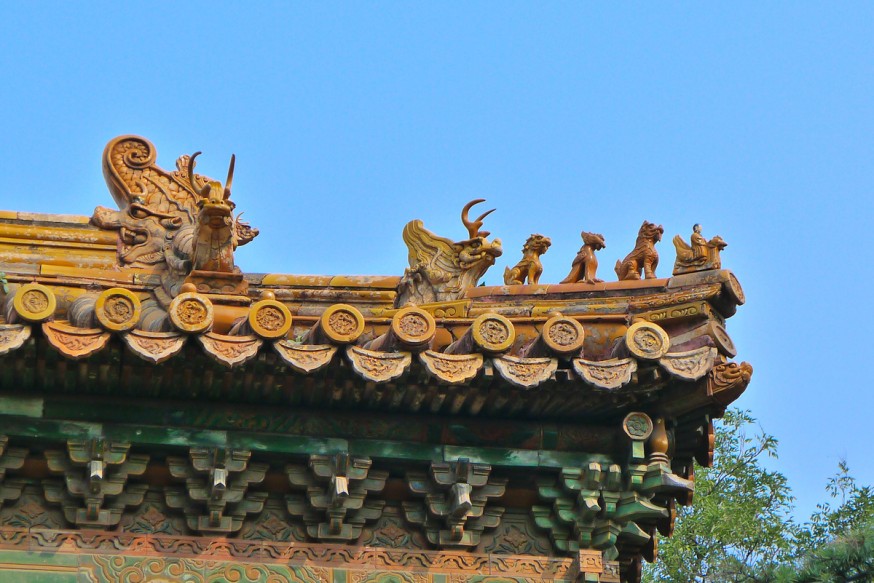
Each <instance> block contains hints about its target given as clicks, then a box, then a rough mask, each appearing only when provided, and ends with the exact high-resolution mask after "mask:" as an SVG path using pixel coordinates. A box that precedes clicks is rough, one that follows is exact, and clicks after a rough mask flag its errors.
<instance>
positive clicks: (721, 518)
mask: <svg viewBox="0 0 874 583" xmlns="http://www.w3.org/2000/svg"><path fill="white" fill-rule="evenodd" d="M754 423H755V420H754V419H753V418H752V417H751V416H750V415H749V413H748V412H745V411H728V412H727V413H726V416H725V418H724V419H723V420H722V423H721V424H720V425H719V427H718V428H717V435H716V449H715V460H714V466H713V468H700V469H698V470H696V492H695V504H694V506H692V507H691V508H683V509H680V511H679V514H678V521H677V527H676V529H675V531H674V536H673V537H672V538H670V539H666V540H662V541H660V548H659V560H658V562H657V563H655V564H653V565H649V566H648V567H647V568H646V569H645V571H644V579H643V580H644V581H645V582H647V583H654V582H657V581H658V582H665V583H691V582H698V583H705V582H706V583H815V582H818V583H833V582H834V583H837V582H840V583H844V582H868V583H874V489H872V488H871V487H870V486H859V485H858V484H857V483H856V481H855V479H854V478H853V477H852V476H851V474H850V469H849V467H848V466H847V464H846V462H844V461H841V462H840V464H839V466H838V473H837V474H836V475H835V476H834V477H833V478H831V479H830V480H829V482H828V484H827V485H826V491H827V493H828V494H829V500H828V501H826V502H823V503H821V504H819V505H817V511H816V512H815V513H814V514H813V515H812V516H811V519H810V521H809V522H807V523H805V524H803V525H798V524H796V523H795V522H794V521H793V520H792V519H791V517H790V512H791V510H792V501H793V498H792V495H791V490H790V488H789V486H788V484H787V482H786V478H785V477H784V476H783V475H782V474H780V473H779V472H772V471H769V470H767V469H765V468H764V467H763V466H762V461H763V460H764V459H765V458H766V457H776V455H777V441H776V440H775V439H774V438H773V437H772V436H770V435H767V434H766V433H764V432H761V431H759V432H757V433H753V435H752V436H750V429H751V428H752V427H753V426H754Z"/></svg>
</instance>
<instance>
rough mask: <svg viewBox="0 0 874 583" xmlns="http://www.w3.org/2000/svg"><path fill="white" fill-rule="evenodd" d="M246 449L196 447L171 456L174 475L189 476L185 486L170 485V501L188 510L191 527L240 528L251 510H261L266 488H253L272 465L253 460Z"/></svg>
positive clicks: (202, 529) (201, 529) (210, 529)
mask: <svg viewBox="0 0 874 583" xmlns="http://www.w3.org/2000/svg"><path fill="white" fill-rule="evenodd" d="M251 455H252V453H251V452H249V451H245V450H239V449H234V450H220V449H212V448H204V447H192V448H191V450H190V451H189V457H188V458H184V457H175V456H168V457H167V466H168V467H169V469H170V475H172V476H173V477H174V478H177V479H181V480H185V488H184V489H178V488H167V490H166V499H167V505H168V506H169V507H171V508H178V509H181V510H182V511H183V512H184V513H185V519H186V522H187V523H188V527H189V528H190V529H192V530H195V531H198V532H201V533H231V532H237V531H238V530H240V528H241V527H242V526H243V519H244V518H245V517H246V515H247V514H252V513H255V512H260V511H261V510H262V509H263V508H264V502H265V501H266V500H267V493H266V492H252V491H249V487H250V486H251V485H253V484H260V483H261V482H263V481H264V476H265V475H266V474H267V470H268V465H267V464H264V463H255V462H251V463H250V462H249V458H250V457H251Z"/></svg>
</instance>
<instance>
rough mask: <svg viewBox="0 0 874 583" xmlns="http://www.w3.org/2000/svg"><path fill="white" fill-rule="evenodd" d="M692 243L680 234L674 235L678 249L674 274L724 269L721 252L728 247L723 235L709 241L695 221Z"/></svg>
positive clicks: (675, 245)
mask: <svg viewBox="0 0 874 583" xmlns="http://www.w3.org/2000/svg"><path fill="white" fill-rule="evenodd" d="M690 239H691V241H692V245H688V244H687V243H686V242H685V241H683V238H682V237H681V236H679V235H675V236H674V247H675V248H676V249H677V259H676V261H674V272H673V274H674V275H680V274H682V273H691V272H693V271H706V270H708V269H722V259H720V257H719V252H720V251H722V250H723V249H725V248H726V247H728V243H726V242H725V241H723V240H722V237H720V236H719V235H716V236H715V237H713V238H712V239H710V240H709V241H708V240H707V239H705V238H704V235H702V234H701V225H700V224H698V223H695V225H694V226H693V227H692V237H691V238H690Z"/></svg>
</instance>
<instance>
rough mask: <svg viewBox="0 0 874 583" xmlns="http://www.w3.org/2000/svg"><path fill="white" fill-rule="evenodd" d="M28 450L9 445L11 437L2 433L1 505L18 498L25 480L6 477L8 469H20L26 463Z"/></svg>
mask: <svg viewBox="0 0 874 583" xmlns="http://www.w3.org/2000/svg"><path fill="white" fill-rule="evenodd" d="M26 457H27V450H26V449H23V448H18V447H9V438H8V437H7V436H5V435H0V506H2V505H3V503H4V502H6V501H13V500H18V497H19V496H21V489H22V488H23V487H24V481H22V480H16V479H13V478H7V477H6V470H18V469H21V467H22V466H23V465H24V459H25V458H26Z"/></svg>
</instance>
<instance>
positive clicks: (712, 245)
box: [396, 199, 726, 306]
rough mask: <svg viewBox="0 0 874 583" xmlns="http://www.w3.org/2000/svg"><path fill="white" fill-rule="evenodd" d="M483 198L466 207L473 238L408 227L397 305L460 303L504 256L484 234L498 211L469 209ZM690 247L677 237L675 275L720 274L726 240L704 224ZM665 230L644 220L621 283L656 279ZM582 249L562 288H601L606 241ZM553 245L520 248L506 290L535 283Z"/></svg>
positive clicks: (587, 242)
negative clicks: (600, 255)
mask: <svg viewBox="0 0 874 583" xmlns="http://www.w3.org/2000/svg"><path fill="white" fill-rule="evenodd" d="M483 200H484V199H476V200H473V201H471V202H469V203H467V204H466V205H465V206H464V208H463V209H462V211H461V222H462V223H463V224H464V226H465V227H466V228H467V230H468V233H469V235H470V238H469V239H466V240H464V241H457V242H453V241H451V240H450V239H446V238H444V237H439V236H437V235H435V234H434V233H432V232H430V231H429V230H427V229H425V227H424V225H423V224H422V221H420V220H418V219H417V220H413V221H410V222H409V223H407V225H406V227H404V233H403V237H404V241H405V242H406V244H407V247H408V248H409V262H410V267H409V268H408V269H407V270H406V271H405V272H404V275H403V277H402V278H401V281H400V284H399V286H398V297H397V299H396V304H397V305H398V306H404V305H409V304H423V303H429V302H435V301H436V302H440V301H447V300H454V299H459V298H460V297H462V295H463V294H464V290H467V289H470V288H471V287H474V286H475V285H476V284H477V282H478V280H479V278H480V277H482V276H483V275H484V274H485V272H486V270H488V268H489V267H491V266H492V265H494V264H495V260H496V259H497V258H498V257H499V256H501V255H502V254H503V249H502V247H501V240H500V239H494V240H492V241H489V240H488V236H489V234H490V233H489V232H488V231H482V230H480V228H481V227H482V225H483V220H484V219H485V217H486V216H488V215H489V214H490V213H491V212H493V211H494V209H492V210H490V211H487V212H485V213H483V214H481V215H480V216H479V217H477V218H476V219H475V220H470V219H469V218H468V213H469V212H470V209H471V208H472V207H473V206H474V205H476V204H479V203H481V202H483ZM693 231H694V232H693V233H692V237H691V241H692V244H691V245H689V244H687V243H686V242H685V241H684V240H683V238H682V237H680V236H679V235H677V236H676V237H674V246H675V247H676V248H677V259H676V261H675V263H674V271H673V274H674V275H679V274H682V273H690V272H694V271H705V270H709V269H721V261H720V258H719V252H720V251H721V250H722V249H724V248H725V247H726V243H725V241H723V240H722V238H721V237H719V236H716V237H713V238H712V239H711V240H709V241H708V240H706V239H705V238H704V236H703V235H702V234H701V225H695V226H694V227H693ZM663 234H664V227H662V226H661V225H656V224H654V223H650V222H649V221H644V222H643V225H641V227H640V231H639V232H638V235H637V242H636V244H635V246H634V249H633V250H632V251H631V253H629V254H628V255H627V256H626V257H625V259H623V260H622V261H617V262H616V267H615V269H616V275H617V276H618V277H619V280H620V281H622V280H637V279H641V275H642V276H643V277H644V278H646V279H654V278H655V277H656V274H655V271H656V267H657V266H658V262H659V255H658V252H657V251H656V248H655V245H656V243H658V242H659V241H661V238H662V235H663ZM582 238H583V246H582V248H581V249H580V251H579V253H577V256H576V257H575V258H574V261H573V265H572V267H571V271H570V273H569V274H568V276H567V277H566V278H564V280H562V282H561V283H578V282H582V283H589V284H594V283H601V282H602V281H603V280H601V279H598V277H597V269H598V259H597V257H596V256H595V252H596V251H598V250H601V249H603V248H604V247H605V244H604V236H603V235H600V234H598V233H589V232H587V231H583V232H582ZM551 244H552V241H551V240H550V239H549V237H546V236H544V235H539V234H534V235H531V236H530V237H529V238H528V240H527V241H526V242H525V245H524V246H523V247H522V260H521V261H519V263H517V264H516V265H515V266H513V267H512V268H509V267H508V268H506V269H505V270H504V283H505V284H507V285H523V284H525V283H528V284H537V283H538V282H539V280H540V275H541V274H542V273H543V265H542V264H541V262H540V256H541V255H543V254H544V253H546V250H547V249H548V248H549V246H550V245H551Z"/></svg>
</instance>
